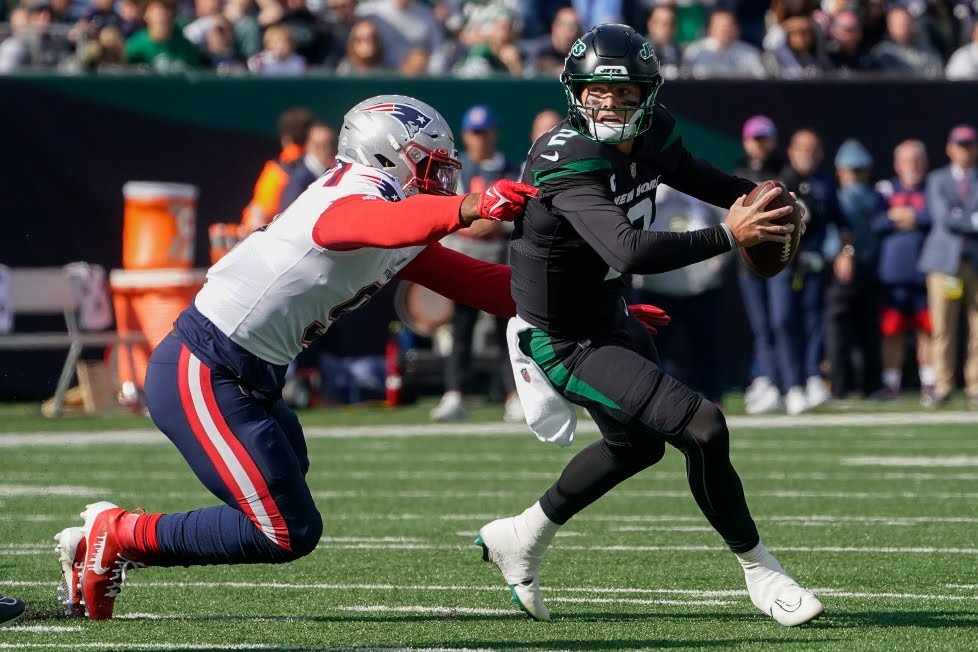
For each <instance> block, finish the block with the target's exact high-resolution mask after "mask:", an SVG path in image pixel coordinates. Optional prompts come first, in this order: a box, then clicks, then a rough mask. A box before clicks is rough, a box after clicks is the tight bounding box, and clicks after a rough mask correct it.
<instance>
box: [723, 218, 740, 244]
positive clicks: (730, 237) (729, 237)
mask: <svg viewBox="0 0 978 652" xmlns="http://www.w3.org/2000/svg"><path fill="white" fill-rule="evenodd" d="M720 226H721V227H723V232H724V233H726V234H727V240H729V241H730V249H731V250H733V249H737V248H739V247H740V243H738V242H737V238H735V237H734V234H733V231H731V230H730V227H729V226H727V225H726V224H721V225H720Z"/></svg>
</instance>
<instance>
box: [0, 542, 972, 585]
mask: <svg viewBox="0 0 978 652" xmlns="http://www.w3.org/2000/svg"><path fill="white" fill-rule="evenodd" d="M27 545H32V546H33V547H30V548H0V556H2V555H48V554H53V553H52V550H53V548H52V547H51V546H49V545H47V544H27ZM466 548H467V546H465V545H463V544H460V543H456V544H450V543H424V542H417V543H411V542H400V543H399V542H391V541H383V540H377V541H373V540H370V539H369V538H366V537H365V538H364V540H363V541H356V542H351V543H334V542H331V541H328V540H322V541H321V543H320V545H319V547H318V548H317V550H319V551H322V550H389V551H391V552H404V551H411V550H443V551H454V552H462V551H464V550H465V549H466ZM560 549H561V550H575V551H583V552H711V553H712V552H722V551H725V550H726V548H723V547H722V546H717V545H687V546H675V545H673V546H670V545H663V546H650V545H609V546H593V545H592V546H586V545H575V544H561V546H560ZM771 550H772V551H774V552H811V553H833V554H875V555H932V554H933V555H978V548H967V547H961V548H956V547H948V548H939V547H936V546H915V547H909V548H901V547H897V546H878V547H874V546H771ZM0 584H2V582H0Z"/></svg>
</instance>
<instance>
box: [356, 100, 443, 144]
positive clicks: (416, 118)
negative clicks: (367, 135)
mask: <svg viewBox="0 0 978 652" xmlns="http://www.w3.org/2000/svg"><path fill="white" fill-rule="evenodd" d="M361 110H362V111H372V112H374V113H389V114H390V115H392V116H393V117H395V118H397V119H398V120H400V121H401V124H402V125H404V129H405V130H407V133H408V137H409V138H414V136H415V134H417V133H418V132H419V131H421V130H422V129H424V128H425V127H427V126H428V125H429V124H431V117H430V116H427V115H425V114H424V113H422V112H421V111H419V110H418V109H416V108H414V107H413V106H409V105H407V104H401V103H400V102H382V103H380V104H374V105H373V106H368V107H364V108H363V109H361Z"/></svg>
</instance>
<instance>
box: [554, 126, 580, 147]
mask: <svg viewBox="0 0 978 652" xmlns="http://www.w3.org/2000/svg"><path fill="white" fill-rule="evenodd" d="M576 135H577V132H576V131H574V130H573V129H561V130H560V131H558V132H557V133H555V134H554V135H553V136H552V137H551V138H550V142H549V143H547V147H560V146H561V145H566V144H567V139H568V138H573V137H574V136H576Z"/></svg>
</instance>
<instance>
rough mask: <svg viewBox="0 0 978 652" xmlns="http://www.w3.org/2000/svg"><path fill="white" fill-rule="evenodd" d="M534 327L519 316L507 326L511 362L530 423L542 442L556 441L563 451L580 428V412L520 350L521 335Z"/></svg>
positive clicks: (528, 422) (528, 423) (507, 341)
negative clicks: (578, 424) (578, 417)
mask: <svg viewBox="0 0 978 652" xmlns="http://www.w3.org/2000/svg"><path fill="white" fill-rule="evenodd" d="M530 328H533V326H532V325H530V324H528V323H527V322H526V321H524V320H523V319H521V318H520V317H519V316H517V317H513V318H511V319H510V320H509V324H508V325H507V326H506V343H507V344H508V345H509V361H510V363H512V365H513V375H514V377H515V379H516V391H517V393H518V394H519V397H520V403H521V404H522V405H523V414H524V415H526V424H527V425H528V426H530V430H532V431H533V433H534V434H535V435H536V436H537V439H539V440H540V441H544V442H552V443H554V444H557V445H558V446H560V447H561V448H563V447H564V446H570V445H571V444H572V443H573V442H574V431H575V430H576V429H577V410H576V409H575V408H574V404H573V403H571V402H570V401H568V400H567V399H566V398H564V397H563V396H561V395H560V393H559V392H558V391H557V388H556V387H554V386H553V384H552V383H551V382H550V379H549V378H547V374H545V373H544V371H543V369H541V368H540V365H538V364H537V363H536V362H534V361H533V358H531V357H530V356H529V355H527V354H526V353H524V352H523V351H522V350H521V349H520V337H519V335H520V333H522V332H523V331H525V330H528V329H530Z"/></svg>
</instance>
